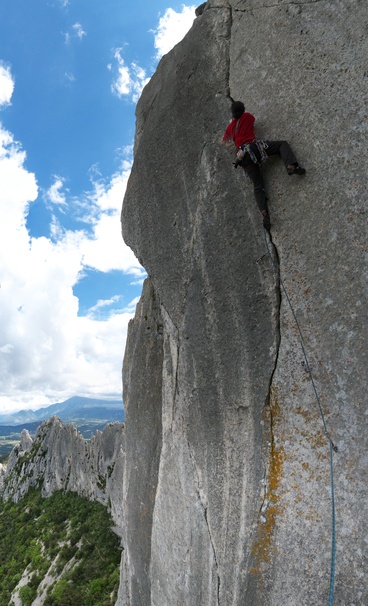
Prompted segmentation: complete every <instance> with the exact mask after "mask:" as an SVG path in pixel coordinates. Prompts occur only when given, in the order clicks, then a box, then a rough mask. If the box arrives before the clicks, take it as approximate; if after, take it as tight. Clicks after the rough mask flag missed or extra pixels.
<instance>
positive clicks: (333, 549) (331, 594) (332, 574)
mask: <svg viewBox="0 0 368 606" xmlns="http://www.w3.org/2000/svg"><path fill="white" fill-rule="evenodd" d="M264 238H265V243H266V248H267V253H266V254H265V255H262V257H260V258H259V259H257V262H258V261H260V260H261V259H262V258H263V257H264V256H266V255H269V257H270V259H271V261H272V266H273V270H274V273H275V275H276V277H277V279H278V281H279V283H280V285H281V287H282V290H283V291H284V294H285V297H286V300H287V302H288V305H289V308H290V311H291V313H292V315H293V318H294V321H295V324H296V326H297V329H298V333H299V338H300V345H301V348H302V351H303V356H304V360H305V367H306V370H307V371H308V374H309V377H310V380H311V383H312V386H313V391H314V394H315V396H316V400H317V403H318V408H319V412H320V415H321V418H322V423H323V428H324V431H325V435H326V438H327V439H328V441H329V445H330V482H331V520H332V540H331V572H330V590H329V602H328V604H329V606H333V597H334V586H335V561H336V517H335V488H334V474H333V453H334V452H338V449H337V446H335V444H334V443H333V441H332V439H331V436H330V434H329V432H328V429H327V425H326V420H325V415H324V413H323V409H322V406H321V402H320V399H319V395H318V391H317V387H316V384H315V381H314V378H313V374H312V371H311V367H310V365H309V360H308V356H307V352H306V348H305V343H304V338H303V333H302V331H301V328H300V324H299V322H298V319H297V317H296V314H295V311H294V308H293V306H292V304H291V301H290V297H289V295H288V292H287V290H286V287H285V284H284V282H283V280H282V278H281V274H280V271H279V270H278V268H277V266H276V263H275V261H274V259H273V257H272V255H271V251H270V248H269V246H268V241H267V236H266V231H265V230H264ZM271 243H272V240H271Z"/></svg>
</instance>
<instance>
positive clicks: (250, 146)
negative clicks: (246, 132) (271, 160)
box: [238, 139, 268, 165]
mask: <svg viewBox="0 0 368 606" xmlns="http://www.w3.org/2000/svg"><path fill="white" fill-rule="evenodd" d="M256 149H257V150H258V152H259V156H260V159H258V158H257V155H256ZM266 149H268V145H267V143H266V141H262V140H261V139H255V140H254V141H252V143H243V145H242V146H241V150H242V151H243V152H244V155H245V154H249V156H250V159H251V160H252V162H254V164H258V165H261V164H263V162H266V160H267V159H268V156H267V153H266ZM244 155H243V158H244ZM238 158H239V156H238Z"/></svg>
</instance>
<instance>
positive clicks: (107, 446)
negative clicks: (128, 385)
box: [2, 417, 125, 531]
mask: <svg viewBox="0 0 368 606" xmlns="http://www.w3.org/2000/svg"><path fill="white" fill-rule="evenodd" d="M124 439H125V437H124V425H123V424H122V423H110V424H108V425H106V427H105V428H104V430H103V431H102V432H100V431H97V433H96V436H94V437H92V438H91V440H90V441H87V440H85V439H84V438H83V436H82V434H81V433H80V432H79V431H78V430H77V428H76V427H75V425H72V424H66V425H64V424H63V423H62V422H61V421H60V419H58V418H57V417H51V419H50V420H49V421H45V422H44V423H42V425H41V426H40V427H39V428H38V430H37V432H36V435H35V438H34V440H32V438H31V436H30V435H29V433H28V431H27V430H23V432H22V438H21V442H20V444H19V446H16V447H15V448H13V450H12V452H11V454H10V457H9V461H8V465H7V468H6V472H5V474H4V479H3V492H2V498H3V499H5V500H10V499H11V500H13V501H14V502H18V501H19V499H21V498H22V496H24V495H25V494H26V493H27V491H28V490H29V489H30V488H31V487H34V486H41V489H42V495H43V496H44V497H48V496H50V495H51V494H53V493H54V492H55V491H56V490H61V489H63V490H69V491H71V492H77V493H78V494H80V495H81V496H84V497H87V498H89V499H91V500H95V501H98V502H100V503H102V504H103V505H105V506H106V507H108V508H109V510H110V512H111V516H112V518H113V520H114V522H115V524H116V525H117V529H119V528H120V531H121V527H122V525H123V510H122V486H123V485H122V476H123V465H124V458H125V450H124Z"/></svg>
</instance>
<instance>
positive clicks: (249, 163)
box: [241, 141, 298, 212]
mask: <svg viewBox="0 0 368 606" xmlns="http://www.w3.org/2000/svg"><path fill="white" fill-rule="evenodd" d="M265 143H266V144H267V145H268V147H267V149H266V150H265V152H266V154H267V156H281V158H282V159H283V161H284V164H285V166H288V165H289V164H298V161H297V159H296V157H295V155H294V152H293V150H292V149H291V147H290V145H289V143H288V142H287V141H265ZM252 151H253V152H254V154H255V155H256V157H257V158H258V160H259V161H260V160H261V157H260V153H259V150H258V149H257V146H256V145H253V147H252ZM241 166H242V167H243V169H244V171H245V172H246V174H247V175H248V177H249V178H250V180H251V181H252V183H253V187H254V197H255V199H256V202H257V205H258V208H259V210H260V211H261V212H262V211H263V210H267V211H268V206H267V196H266V192H265V189H264V183H263V177H262V169H261V167H260V166H259V165H258V164H255V163H254V162H253V160H252V159H251V157H250V155H249V154H248V153H246V154H245V156H244V158H243V160H242V162H241Z"/></svg>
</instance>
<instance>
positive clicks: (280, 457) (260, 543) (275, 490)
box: [252, 388, 285, 574]
mask: <svg viewBox="0 0 368 606" xmlns="http://www.w3.org/2000/svg"><path fill="white" fill-rule="evenodd" d="M264 416H265V419H264V420H265V423H266V422H267V423H268V425H269V427H270V450H269V463H268V473H267V478H266V482H267V484H266V490H265V496H264V500H263V503H262V507H261V510H260V514H259V522H258V538H257V540H256V542H255V544H254V546H253V558H254V566H253V568H252V573H253V574H259V572H260V567H261V565H262V563H264V562H269V559H270V555H271V553H272V550H273V549H274V547H273V546H272V539H273V534H274V529H275V525H276V518H277V515H278V514H279V513H280V502H279V487H280V482H281V479H282V470H283V464H284V461H285V451H284V448H283V446H282V445H280V444H276V441H275V427H277V426H278V425H279V423H280V420H281V412H280V405H279V402H278V398H277V394H276V390H275V389H274V388H271V393H270V402H269V406H266V407H265V415H264Z"/></svg>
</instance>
